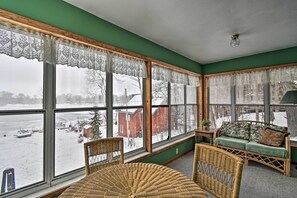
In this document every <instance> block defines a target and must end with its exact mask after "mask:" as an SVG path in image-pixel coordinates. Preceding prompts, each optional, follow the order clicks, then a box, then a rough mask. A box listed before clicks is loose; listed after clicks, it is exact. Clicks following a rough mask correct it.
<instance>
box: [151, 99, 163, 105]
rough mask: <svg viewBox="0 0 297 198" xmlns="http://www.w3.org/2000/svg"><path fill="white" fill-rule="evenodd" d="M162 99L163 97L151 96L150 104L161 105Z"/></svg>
mask: <svg viewBox="0 0 297 198" xmlns="http://www.w3.org/2000/svg"><path fill="white" fill-rule="evenodd" d="M163 101H164V98H153V99H152V104H153V105H161V104H162V103H163Z"/></svg>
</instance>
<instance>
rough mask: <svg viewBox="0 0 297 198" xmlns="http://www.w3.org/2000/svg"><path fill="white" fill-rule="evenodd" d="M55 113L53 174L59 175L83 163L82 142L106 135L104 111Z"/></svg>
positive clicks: (81, 165) (79, 166)
mask: <svg viewBox="0 0 297 198" xmlns="http://www.w3.org/2000/svg"><path fill="white" fill-rule="evenodd" d="M55 115H56V117H55V125H56V127H55V175H60V174H63V173H66V172H69V171H72V170H75V169H78V168H81V167H83V166H84V165H85V161H84V142H88V141H90V140H92V139H97V138H105V137H106V120H105V118H106V112H105V111H85V112H67V113H56V114H55Z"/></svg>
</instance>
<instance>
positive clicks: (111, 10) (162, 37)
mask: <svg viewBox="0 0 297 198" xmlns="http://www.w3.org/2000/svg"><path fill="white" fill-rule="evenodd" d="M65 1H66V2H68V3H70V4H72V5H74V6H76V7H79V8H81V9H83V10H85V11H87V12H90V13H92V14H94V15H96V16H98V17H100V18H102V19H104V20H106V21H109V22H111V23H113V24H115V25H117V26H120V27H122V28H124V29H126V30H128V31H130V32H133V33H135V34H137V35H140V36H142V37H144V38H146V39H148V40H151V41H153V42H155V43H158V44H159V45H161V46H164V47H166V48H168V49H170V50H172V51H175V52H177V53H179V54H181V55H183V56H185V57H188V58H190V59H192V60H194V61H196V62H199V63H201V64H208V63H213V62H218V61H222V60H228V59H233V58H237V57H243V56H248V55H253V54H258V53H262V52H268V51H273V50H278V49H284V48H289V47H294V46H297V0H65ZM235 33H239V34H240V40H241V43H240V46H238V47H236V48H232V47H230V45H229V43H230V36H231V35H232V34H235ZM296 56H297V54H296Z"/></svg>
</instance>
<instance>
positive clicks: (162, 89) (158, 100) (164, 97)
mask: <svg viewBox="0 0 297 198" xmlns="http://www.w3.org/2000/svg"><path fill="white" fill-rule="evenodd" d="M166 104H168V82H163V81H159V80H152V105H166Z"/></svg>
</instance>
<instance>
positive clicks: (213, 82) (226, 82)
mask: <svg viewBox="0 0 297 198" xmlns="http://www.w3.org/2000/svg"><path fill="white" fill-rule="evenodd" d="M232 79H233V75H223V76H213V77H209V79H208V86H209V87H231V85H232V83H231V82H232Z"/></svg>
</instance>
